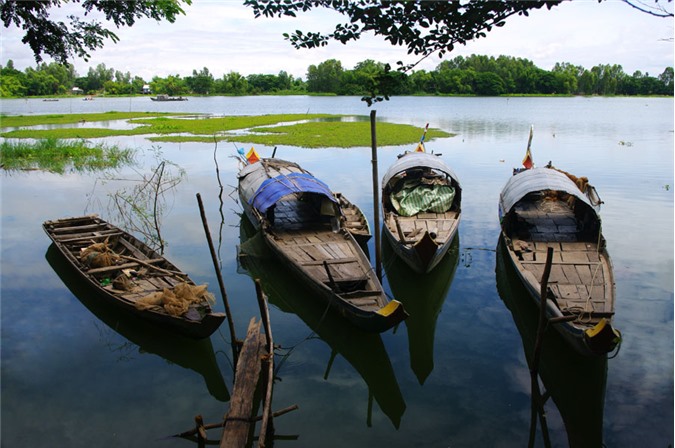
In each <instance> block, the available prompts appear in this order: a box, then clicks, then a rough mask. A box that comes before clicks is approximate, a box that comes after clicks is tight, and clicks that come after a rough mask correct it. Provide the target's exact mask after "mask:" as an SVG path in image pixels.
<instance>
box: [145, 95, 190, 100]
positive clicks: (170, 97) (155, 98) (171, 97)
mask: <svg viewBox="0 0 675 448" xmlns="http://www.w3.org/2000/svg"><path fill="white" fill-rule="evenodd" d="M150 99H151V100H152V101H187V100H188V99H187V98H185V97H184V96H169V95H165V94H162V95H157V96H156V97H151V98H150Z"/></svg>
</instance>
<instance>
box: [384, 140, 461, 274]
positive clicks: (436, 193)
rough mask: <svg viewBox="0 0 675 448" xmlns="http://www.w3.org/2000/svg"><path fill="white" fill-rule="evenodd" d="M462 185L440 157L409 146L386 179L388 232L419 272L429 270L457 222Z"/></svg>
mask: <svg viewBox="0 0 675 448" xmlns="http://www.w3.org/2000/svg"><path fill="white" fill-rule="evenodd" d="M461 196H462V189H461V186H460V183H459V179H458V178H457V176H456V175H455V173H454V172H453V171H452V170H451V169H450V168H449V167H448V166H447V165H446V164H445V163H444V162H443V161H442V160H441V159H440V158H439V157H438V156H435V155H433V154H429V153H426V152H407V153H405V154H403V155H401V156H399V158H398V159H397V160H396V162H394V163H393V164H392V165H391V166H390V167H389V169H388V170H387V173H386V174H385V176H384V177H383V179H382V210H383V215H384V225H383V227H384V233H385V235H386V237H387V239H388V240H389V241H390V242H391V244H392V246H393V250H394V253H396V255H398V256H399V257H400V258H401V259H402V260H403V261H405V262H406V264H408V266H410V268H411V269H413V270H414V271H415V272H417V273H421V274H426V273H429V272H431V271H432V270H433V269H434V268H435V267H436V266H437V265H438V263H439V262H440V261H441V260H442V259H443V257H444V256H445V254H446V253H447V252H448V248H449V247H450V245H451V244H452V241H453V240H454V238H455V236H456V235H457V231H458V228H459V221H460V218H461Z"/></svg>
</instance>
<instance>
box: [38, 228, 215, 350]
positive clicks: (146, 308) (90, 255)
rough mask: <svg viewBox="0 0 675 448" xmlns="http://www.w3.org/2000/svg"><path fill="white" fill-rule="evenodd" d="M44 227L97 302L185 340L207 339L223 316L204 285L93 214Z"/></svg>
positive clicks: (140, 242) (132, 237)
mask: <svg viewBox="0 0 675 448" xmlns="http://www.w3.org/2000/svg"><path fill="white" fill-rule="evenodd" d="M43 228H44V230H45V232H46V233H47V235H48V236H49V238H51V240H52V241H53V242H54V245H55V246H56V248H57V249H58V250H59V252H61V254H63V256H64V257H65V259H66V260H67V261H68V262H69V263H70V264H71V265H72V266H73V267H74V269H75V270H76V271H77V273H78V274H79V277H80V279H81V280H82V281H84V282H86V283H88V284H89V285H90V286H92V287H94V288H95V289H96V291H97V292H98V299H99V300H102V301H104V302H107V303H109V304H112V305H114V306H117V307H118V308H120V309H123V310H125V311H127V312H129V313H132V314H134V315H137V316H139V317H141V318H143V319H146V320H148V321H150V322H153V323H154V324H157V325H160V326H162V327H164V328H166V329H169V330H172V331H176V332H177V333H180V334H182V335H184V336H188V337H192V338H196V339H201V338H206V337H208V336H210V335H211V334H212V333H213V332H214V331H215V330H216V329H217V328H218V327H219V326H220V324H221V323H222V322H223V319H224V318H225V314H223V313H215V312H213V310H212V308H211V302H212V301H213V296H212V295H211V294H210V293H209V292H208V291H206V285H200V286H198V285H196V284H195V283H194V282H193V281H192V280H191V279H190V278H189V277H188V276H187V274H185V273H184V272H181V271H180V270H179V269H178V268H177V267H176V266H175V265H174V264H172V263H171V262H169V261H168V260H167V259H166V258H164V257H162V256H161V255H160V254H158V253H157V252H156V251H155V250H153V249H152V248H150V247H149V246H147V245H146V244H144V243H143V242H142V241H140V240H138V239H136V238H135V237H134V236H132V235H130V234H129V233H127V232H125V231H123V230H121V229H119V228H117V227H115V226H114V225H112V224H110V223H108V222H106V221H104V220H103V219H101V218H99V217H98V216H96V215H88V216H81V217H73V218H64V219H57V220H53V221H46V222H45V223H44V224H43Z"/></svg>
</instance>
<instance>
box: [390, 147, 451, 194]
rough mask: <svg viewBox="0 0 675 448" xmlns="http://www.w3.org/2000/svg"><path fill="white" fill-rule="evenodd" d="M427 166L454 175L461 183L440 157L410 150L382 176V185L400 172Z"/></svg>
mask: <svg viewBox="0 0 675 448" xmlns="http://www.w3.org/2000/svg"><path fill="white" fill-rule="evenodd" d="M415 167H426V168H432V169H435V170H438V171H442V172H443V173H446V174H447V175H449V176H450V177H452V178H453V179H454V180H455V182H457V184H458V185H459V179H458V178H457V175H456V174H455V173H454V172H453V171H452V170H451V169H450V167H448V166H447V165H446V164H445V163H444V162H443V161H442V160H441V158H440V157H438V156H435V155H433V154H429V153H428V152H408V153H406V154H404V155H403V156H402V157H401V158H400V159H398V160H397V161H396V163H394V164H392V165H391V167H389V169H388V170H387V173H386V174H385V175H384V177H383V178H382V185H383V186H385V185H387V184H388V183H389V181H390V180H391V179H392V178H393V177H394V176H396V175H397V174H399V173H402V172H404V171H405V170H408V169H410V168H415Z"/></svg>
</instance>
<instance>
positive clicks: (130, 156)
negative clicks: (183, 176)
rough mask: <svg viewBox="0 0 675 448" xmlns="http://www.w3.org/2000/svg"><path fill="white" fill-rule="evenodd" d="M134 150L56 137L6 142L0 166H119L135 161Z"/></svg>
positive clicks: (79, 168) (62, 168) (47, 168)
mask: <svg viewBox="0 0 675 448" xmlns="http://www.w3.org/2000/svg"><path fill="white" fill-rule="evenodd" d="M133 160H134V151H133V150H131V149H124V150H121V149H119V148H117V147H115V146H108V145H104V144H98V145H91V144H90V143H88V142H86V141H84V140H78V141H62V140H58V139H54V138H50V139H44V140H38V141H36V142H33V143H28V142H12V141H3V142H2V143H1V144H0V166H1V167H2V168H4V169H5V170H43V171H50V172H53V173H60V174H63V173H65V172H66V171H67V170H74V171H79V172H84V171H96V170H102V169H106V168H118V167H120V166H123V165H128V164H131V163H133Z"/></svg>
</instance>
